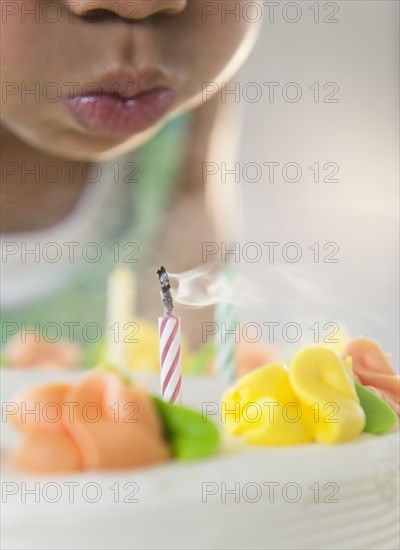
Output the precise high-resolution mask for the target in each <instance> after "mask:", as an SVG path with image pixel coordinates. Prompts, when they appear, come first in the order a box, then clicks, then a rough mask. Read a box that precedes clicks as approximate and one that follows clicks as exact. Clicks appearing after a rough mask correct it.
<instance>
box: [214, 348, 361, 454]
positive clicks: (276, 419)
mask: <svg viewBox="0 0 400 550" xmlns="http://www.w3.org/2000/svg"><path fill="white" fill-rule="evenodd" d="M221 419H222V423H223V426H224V427H225V429H226V430H227V431H228V432H229V433H231V434H234V435H238V436H241V437H242V438H243V439H244V441H246V442H247V443H251V444H253V445H293V444H299V443H306V442H311V441H316V442H318V443H338V442H341V441H348V440H351V439H354V438H355V437H357V436H358V435H359V434H360V433H361V432H362V431H363V428H364V425H365V413H364V411H363V409H362V408H361V405H360V403H359V400H358V396H357V393H356V390H355V386H354V381H353V376H352V372H351V360H348V359H346V361H343V360H342V359H341V358H340V357H339V356H338V355H337V354H336V353H335V352H334V351H332V350H331V349H328V348H325V347H312V348H305V349H303V350H301V351H299V352H298V353H297V354H296V355H295V356H294V358H293V360H292V362H291V366H290V369H288V368H287V367H286V366H285V365H283V364H279V363H277V364H271V365H267V366H265V367H261V368H259V369H257V370H254V371H252V372H250V373H249V374H247V375H246V376H244V377H243V378H241V379H240V380H239V381H238V382H237V383H236V384H235V385H234V386H233V387H232V388H230V389H229V390H228V391H227V392H225V394H224V395H223V398H222V403H221Z"/></svg>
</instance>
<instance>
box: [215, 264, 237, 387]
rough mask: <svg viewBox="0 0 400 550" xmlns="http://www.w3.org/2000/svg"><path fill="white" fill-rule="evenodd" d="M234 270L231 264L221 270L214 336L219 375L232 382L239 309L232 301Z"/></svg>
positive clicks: (222, 378)
mask: <svg viewBox="0 0 400 550" xmlns="http://www.w3.org/2000/svg"><path fill="white" fill-rule="evenodd" d="M233 284H234V272H233V268H232V266H231V265H230V264H228V265H227V266H226V268H225V269H223V270H222V271H221V272H220V275H219V283H218V286H219V288H220V296H221V298H220V301H219V302H218V303H217V305H216V307H215V323H216V325H217V331H216V333H215V337H214V345H215V368H216V372H217V376H218V377H219V378H220V379H221V380H222V381H223V382H224V383H225V384H227V385H228V384H230V383H231V382H232V381H233V380H234V378H235V372H236V355H237V353H236V345H237V343H238V342H236V338H237V311H236V307H235V305H234V304H233V303H232V297H233Z"/></svg>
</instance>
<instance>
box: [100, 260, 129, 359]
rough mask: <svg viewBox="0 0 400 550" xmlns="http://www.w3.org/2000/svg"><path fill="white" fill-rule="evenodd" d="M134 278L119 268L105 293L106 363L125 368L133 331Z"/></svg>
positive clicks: (114, 272) (127, 269)
mask: <svg viewBox="0 0 400 550" xmlns="http://www.w3.org/2000/svg"><path fill="white" fill-rule="evenodd" d="M135 303H136V278H135V275H134V273H133V271H131V270H130V269H129V268H127V267H123V266H119V267H117V268H116V269H115V270H114V271H113V272H112V274H111V275H110V277H109V280H108V293H107V329H106V334H107V350H106V357H105V358H106V361H107V362H109V363H111V364H113V365H115V366H117V367H120V368H127V365H128V357H129V356H128V346H129V339H130V335H131V334H132V331H133V316H134V313H135Z"/></svg>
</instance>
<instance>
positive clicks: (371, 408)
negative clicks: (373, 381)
mask: <svg viewBox="0 0 400 550" xmlns="http://www.w3.org/2000/svg"><path fill="white" fill-rule="evenodd" d="M355 386H356V391H357V395H358V398H359V400H360V404H361V406H362V408H363V409H364V412H365V418H366V421H365V428H364V431H365V432H368V433H371V434H381V433H383V432H386V431H387V430H390V429H392V428H394V427H395V426H396V424H397V423H398V418H397V415H396V413H395V412H394V410H393V409H392V408H391V407H390V406H389V405H388V404H387V403H386V402H385V401H384V400H383V399H381V398H380V397H378V396H377V395H376V394H375V393H374V392H372V391H371V390H369V389H368V388H365V387H364V386H362V385H361V384H359V383H358V382H356V383H355Z"/></svg>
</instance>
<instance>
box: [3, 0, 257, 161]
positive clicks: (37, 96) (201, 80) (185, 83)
mask: <svg viewBox="0 0 400 550" xmlns="http://www.w3.org/2000/svg"><path fill="white" fill-rule="evenodd" d="M2 4H3V6H2V48H1V52H2V53H1V66H2V71H1V79H2V95H3V99H2V102H3V104H2V123H3V124H4V125H5V126H6V127H7V128H8V129H10V130H11V131H13V132H14V133H15V134H17V135H18V136H19V137H20V138H21V139H23V140H24V141H27V142H29V143H30V144H31V145H32V146H34V147H38V148H40V149H42V150H45V151H47V152H49V153H52V154H57V155H61V156H64V157H68V158H75V159H79V160H89V159H101V158H104V157H107V156H112V155H115V154H121V153H123V152H125V151H127V150H129V149H132V148H134V147H137V146H138V145H140V144H141V143H143V142H144V141H145V140H146V139H148V138H149V137H150V136H151V135H152V134H153V133H154V132H156V131H157V130H158V129H159V128H160V126H162V125H163V124H164V123H165V121H166V120H167V119H168V118H170V117H171V116H173V115H175V114H177V113H179V112H182V111H184V110H186V109H188V108H190V107H193V106H196V105H199V104H200V103H201V102H202V101H204V100H205V99H206V98H207V99H208V98H209V97H210V95H212V94H213V93H215V92H217V91H218V90H219V89H220V87H221V83H222V82H226V81H227V80H228V79H229V78H230V77H231V76H232V75H233V74H234V72H235V71H236V70H237V69H238V67H239V66H240V64H241V63H242V62H243V61H244V59H245V57H246V55H247V53H248V52H249V51H250V49H251V46H252V45H253V42H254V39H255V37H256V34H257V30H258V27H259V25H258V24H257V22H256V19H257V18H256V17H254V14H253V15H252V14H251V13H250V12H249V11H248V10H246V11H245V10H243V9H242V8H243V3H241V2H238V1H237V0H132V1H130V0H93V1H89V0H57V1H54V0H52V1H50V0H40V1H38V0H27V1H25V2H2Z"/></svg>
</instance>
